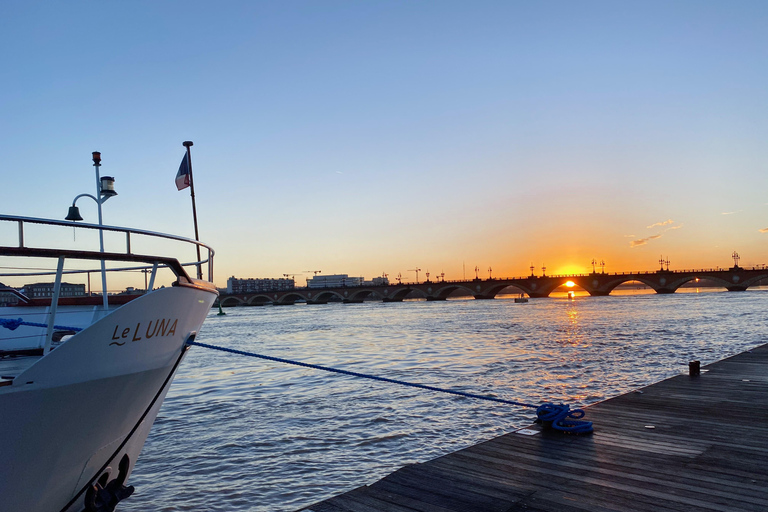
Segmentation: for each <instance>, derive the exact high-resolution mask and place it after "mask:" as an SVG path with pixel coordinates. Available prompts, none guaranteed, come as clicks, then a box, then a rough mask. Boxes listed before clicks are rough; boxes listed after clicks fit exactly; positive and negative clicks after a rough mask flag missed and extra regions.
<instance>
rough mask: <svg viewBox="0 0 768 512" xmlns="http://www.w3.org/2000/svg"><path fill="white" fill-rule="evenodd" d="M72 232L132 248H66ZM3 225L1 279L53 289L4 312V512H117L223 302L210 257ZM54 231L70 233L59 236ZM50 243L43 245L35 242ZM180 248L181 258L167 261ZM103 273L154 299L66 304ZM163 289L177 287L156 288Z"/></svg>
mask: <svg viewBox="0 0 768 512" xmlns="http://www.w3.org/2000/svg"><path fill="white" fill-rule="evenodd" d="M97 175H98V169H97ZM99 206H101V205H100V204H99ZM74 225H76V226H77V229H78V238H81V239H84V241H90V242H92V241H93V240H94V238H90V239H89V237H88V236H81V235H80V233H81V232H83V230H85V231H86V232H90V233H93V234H94V235H95V233H99V235H100V236H103V235H104V234H106V233H109V236H112V237H118V238H117V239H118V240H122V245H123V246H124V248H123V250H121V251H118V252H106V251H103V249H100V250H97V251H93V250H76V249H72V248H70V247H62V243H61V241H62V240H65V241H66V243H64V244H63V245H64V246H66V245H67V244H71V242H70V240H71V237H72V227H73V226H74ZM8 227H10V228H11V229H10V230H9V229H7V228H8ZM0 228H3V230H2V231H0V261H2V263H0V282H3V283H6V281H7V280H8V279H17V280H18V279H26V278H27V277H26V276H29V279H39V277H31V276H41V275H48V279H50V280H52V281H54V284H55V286H54V292H53V298H52V299H50V298H49V299H36V298H34V297H32V298H29V297H20V298H19V302H18V304H17V305H15V306H8V307H0V323H2V325H0V377H1V378H0V512H19V511H25V512H51V511H53V512H81V511H88V512H96V511H111V510H114V508H115V506H116V504H117V502H118V501H120V499H123V498H125V497H127V496H128V495H130V494H131V492H132V490H133V488H132V487H130V486H128V484H127V481H128V477H129V476H130V473H131V471H132V469H133V467H134V464H135V462H136V459H137V458H138V456H139V453H140V452H141V449H142V447H143V445H144V442H145V440H146V438H147V435H148V434H149V431H150V428H151V427H152V423H153V422H154V420H155V417H156V416H157V414H158V411H159V410H160V406H161V405H162V403H163V399H164V398H165V395H166V393H167V392H168V388H169V386H170V384H171V381H172V379H173V376H174V374H175V372H176V370H177V368H178V367H179V364H180V363H181V361H182V359H183V358H184V355H185V353H186V351H187V349H188V345H187V342H188V341H190V340H191V339H194V337H195V336H196V334H197V333H198V332H199V330H200V328H201V326H202V324H203V321H204V319H205V318H206V316H207V315H208V313H209V311H210V309H211V306H212V305H213V302H214V300H215V299H216V297H217V291H216V288H215V287H214V285H213V284H212V280H213V250H211V249H210V248H209V247H208V246H206V245H204V244H201V243H199V242H196V241H195V240H191V239H186V238H182V237H177V236H172V235H164V234H161V233H155V232H150V231H143V230H136V229H128V228H119V227H113V226H102V225H100V224H98V225H97V224H81V223H78V224H75V223H74V222H67V221H56V220H46V219H38V218H28V217H17V216H10V215H0ZM56 229H59V230H64V234H65V235H68V236H65V237H63V238H62V237H58V236H56V234H55V230H56ZM36 231H42V233H44V235H39V234H38V233H37V232H36ZM32 232H35V233H34V236H33V233H32ZM9 233H11V234H10V236H8V235H9ZM3 235H5V236H3ZM41 239H44V240H46V243H45V244H43V243H39V244H32V243H30V241H31V240H41ZM140 239H141V240H142V241H149V242H143V243H146V244H147V245H142V247H144V246H147V247H151V246H153V245H152V244H153V243H154V244H155V245H154V246H157V242H153V241H158V240H159V241H161V242H160V243H161V244H162V247H163V248H164V254H163V255H157V254H155V255H150V254H137V253H135V252H132V249H131V245H132V243H133V244H134V246H136V242H137V241H138V240H140ZM171 244H172V245H179V246H180V247H178V249H179V250H180V251H182V252H181V254H177V255H175V256H171V255H169V254H168V253H165V249H166V247H167V246H169V245H171ZM102 247H103V244H102ZM185 248H186V249H185ZM195 249H197V254H198V255H199V254H200V249H203V250H204V252H205V254H206V258H205V259H201V258H199V257H198V258H196V259H195V258H190V259H191V260H192V263H188V264H184V265H182V264H181V263H180V262H179V259H178V258H179V257H180V256H182V255H184V254H187V255H188V256H192V254H194V253H195ZM184 251H186V252H184ZM181 261H184V260H183V259H182V260H181ZM99 262H103V263H101V264H100V265H101V268H95V269H94V268H93V265H94V264H97V265H99ZM24 263H26V264H27V265H26V268H27V270H25V269H24V268H23V267H24V266H25V265H24ZM187 265H193V266H192V268H194V269H195V270H196V275H197V277H198V278H197V279H196V278H192V277H190V275H189V274H188V273H187V271H186V270H185V266H187ZM45 267H47V268H49V269H50V270H46V271H43V270H41V268H45ZM9 269H13V272H11V271H10V270H9ZM204 269H205V270H207V280H204V279H202V271H203V270H204ZM102 271H104V274H103V275H104V276H107V275H109V279H110V280H112V279H115V280H117V279H118V277H117V276H118V275H120V274H121V273H125V272H129V273H130V274H131V275H133V276H134V279H136V276H139V279H145V280H146V279H149V282H148V286H147V290H150V291H149V292H148V293H143V294H140V295H133V296H121V295H117V296H109V300H108V303H107V301H104V299H103V297H101V296H98V297H92V296H87V297H83V298H64V297H60V296H59V295H60V289H61V286H60V285H61V282H62V279H63V278H64V277H65V276H66V277H67V279H75V278H77V276H80V279H82V280H84V279H85V277H84V276H86V273H88V276H90V273H94V272H95V274H96V275H101V274H102ZM142 273H143V274H142ZM113 275H114V276H115V277H113ZM88 279H89V280H90V277H88ZM163 280H165V281H163ZM161 281H163V282H168V283H169V284H170V286H164V287H161V288H158V289H153V288H154V287H155V286H154V284H155V283H156V282H157V283H159V282H161ZM103 282H104V283H106V277H104V280H103ZM6 284H7V283H6ZM104 288H105V289H106V285H105V286H104ZM118 299H121V300H118Z"/></svg>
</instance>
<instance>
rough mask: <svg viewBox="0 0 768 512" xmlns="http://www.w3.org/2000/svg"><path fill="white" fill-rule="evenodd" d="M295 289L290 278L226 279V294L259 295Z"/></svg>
mask: <svg viewBox="0 0 768 512" xmlns="http://www.w3.org/2000/svg"><path fill="white" fill-rule="evenodd" d="M294 288H296V283H295V282H294V280H293V279H292V278H290V279H288V278H281V279H270V278H260V279H253V278H248V279H239V278H237V277H235V276H232V277H230V278H229V279H227V293H235V294H238V293H259V292H274V291H284V290H293V289H294Z"/></svg>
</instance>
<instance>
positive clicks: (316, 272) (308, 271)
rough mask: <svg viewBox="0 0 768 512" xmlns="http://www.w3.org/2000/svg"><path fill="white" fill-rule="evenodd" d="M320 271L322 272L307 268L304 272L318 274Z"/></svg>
mask: <svg viewBox="0 0 768 512" xmlns="http://www.w3.org/2000/svg"><path fill="white" fill-rule="evenodd" d="M320 272H322V270H305V271H304V272H303V273H304V274H309V273H312V274H315V275H317V274H319V273H320Z"/></svg>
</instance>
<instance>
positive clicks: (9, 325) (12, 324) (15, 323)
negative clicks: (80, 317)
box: [0, 318, 82, 332]
mask: <svg viewBox="0 0 768 512" xmlns="http://www.w3.org/2000/svg"><path fill="white" fill-rule="evenodd" d="M22 325H29V326H32V327H48V324H39V323H37V322H25V321H24V319H22V318H15V319H14V318H0V327H5V328H6V329H10V330H12V331H15V330H16V329H18V328H19V326H22ZM53 328H54V329H61V330H63V331H75V332H79V331H82V329H81V328H80V327H67V326H66V325H54V326H53Z"/></svg>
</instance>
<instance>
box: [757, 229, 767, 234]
mask: <svg viewBox="0 0 768 512" xmlns="http://www.w3.org/2000/svg"><path fill="white" fill-rule="evenodd" d="M758 231H759V232H761V233H768V228H763V229H758Z"/></svg>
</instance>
